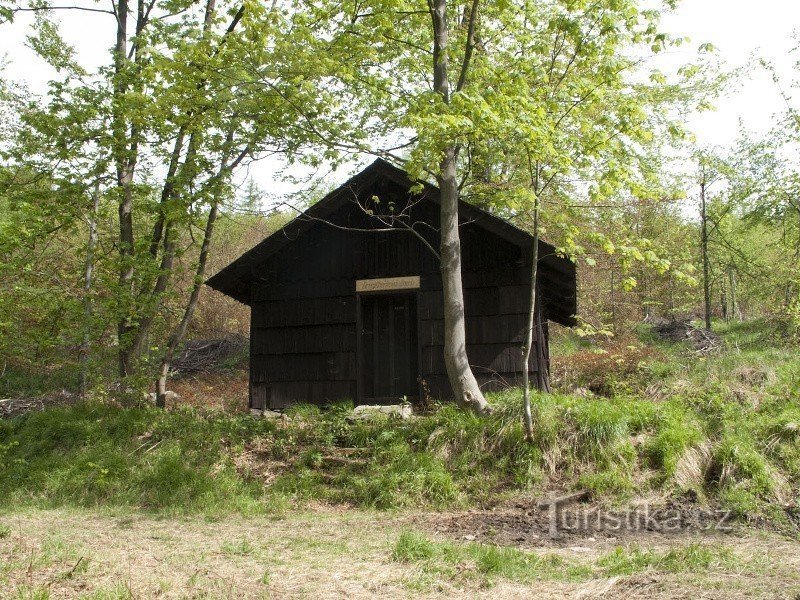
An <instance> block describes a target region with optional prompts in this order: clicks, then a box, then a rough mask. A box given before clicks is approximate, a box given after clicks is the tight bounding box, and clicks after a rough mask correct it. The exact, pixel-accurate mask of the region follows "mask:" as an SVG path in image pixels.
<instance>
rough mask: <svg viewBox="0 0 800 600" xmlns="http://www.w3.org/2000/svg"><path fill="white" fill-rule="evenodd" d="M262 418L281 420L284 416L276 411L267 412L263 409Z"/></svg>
mask: <svg viewBox="0 0 800 600" xmlns="http://www.w3.org/2000/svg"><path fill="white" fill-rule="evenodd" d="M262 416H263V417H264V418H265V419H283V418H284V414H283V413H280V412H278V411H276V410H267V409H265V410H264V411H263V412H262Z"/></svg>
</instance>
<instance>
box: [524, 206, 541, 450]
mask: <svg viewBox="0 0 800 600" xmlns="http://www.w3.org/2000/svg"><path fill="white" fill-rule="evenodd" d="M538 282H539V198H538V196H537V197H536V199H535V200H534V209H533V248H531V294H530V306H529V308H528V329H527V331H526V332H525V346H523V348H522V405H523V409H524V423H525V437H526V438H527V440H528V442H531V443H533V415H532V413H531V386H530V375H529V374H528V368H529V367H528V365H529V363H530V360H531V351H532V349H533V340H534V335H533V329H534V327H535V326H536V301H537V299H536V292H537V286H538ZM537 329H538V328H537ZM538 334H539V332H538V331H537V335H536V345H537V352H536V359H537V361H538V360H540V359H541V356H540V353H539V351H538V346H539V345H540V343H541V338H539V336H538ZM538 368H539V369H541V368H542V367H541V364H540V365H539V366H538Z"/></svg>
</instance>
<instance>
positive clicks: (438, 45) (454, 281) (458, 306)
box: [430, 0, 491, 413]
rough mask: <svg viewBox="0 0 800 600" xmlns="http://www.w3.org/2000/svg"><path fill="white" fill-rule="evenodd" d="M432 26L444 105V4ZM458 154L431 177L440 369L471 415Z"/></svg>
mask: <svg viewBox="0 0 800 600" xmlns="http://www.w3.org/2000/svg"><path fill="white" fill-rule="evenodd" d="M430 6H431V17H432V20H433V33H434V44H433V87H434V90H435V91H436V92H437V93H438V94H439V95H440V96H441V98H442V100H443V101H444V102H445V103H449V101H450V83H449V79H448V76H449V75H448V69H449V61H448V57H447V52H448V43H449V30H448V25H447V0H432V1H431V4H430ZM457 158H458V148H457V147H456V145H455V144H454V143H452V144H448V145H447V146H446V147H445V149H444V153H443V157H442V160H441V163H440V165H439V174H438V176H437V179H438V183H439V189H440V191H441V201H440V202H441V210H440V214H441V248H440V255H441V271H442V293H443V296H444V363H445V367H446V368H447V376H448V379H449V381H450V386H451V387H452V388H453V394H454V395H455V399H456V401H457V402H458V404H459V405H460V406H462V407H464V408H468V409H470V410H473V411H475V412H477V413H486V412H490V411H491V407H490V406H489V403H488V402H486V398H484V396H483V392H481V388H480V386H479V385H478V381H477V380H476V379H475V375H474V374H473V372H472V368H471V367H470V365H469V359H468V358H467V348H466V330H465V324H464V290H463V286H462V281H461V239H460V235H459V231H458V195H459V194H458V181H457V177H456V175H457V172H456V161H457Z"/></svg>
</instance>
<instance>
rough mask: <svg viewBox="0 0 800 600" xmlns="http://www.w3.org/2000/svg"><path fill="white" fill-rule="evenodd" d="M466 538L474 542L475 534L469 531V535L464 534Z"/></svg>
mask: <svg viewBox="0 0 800 600" xmlns="http://www.w3.org/2000/svg"><path fill="white" fill-rule="evenodd" d="M464 539H465V540H467V541H468V542H474V541H475V536H474V535H472V534H471V533H468V534H467V535H465V536H464Z"/></svg>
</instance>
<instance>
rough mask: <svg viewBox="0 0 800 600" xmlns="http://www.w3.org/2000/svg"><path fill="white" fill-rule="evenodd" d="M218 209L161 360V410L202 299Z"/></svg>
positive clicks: (213, 213)
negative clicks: (179, 351)
mask: <svg viewBox="0 0 800 600" xmlns="http://www.w3.org/2000/svg"><path fill="white" fill-rule="evenodd" d="M217 207H218V204H217V202H215V203H214V204H213V206H212V207H211V210H210V211H209V213H208V219H207V220H206V227H205V232H204V234H203V243H202V245H201V247H200V257H199V259H198V262H197V269H196V270H195V275H194V284H193V285H192V293H191V295H190V296H189V302H188V304H187V305H186V309H185V310H184V311H183V317H182V318H181V320H180V322H179V323H178V325H177V327H175V330H174V331H173V332H172V335H171V336H170V338H169V341H168V342H167V349H166V351H165V352H164V356H163V357H162V359H161V367H160V368H159V371H158V379H157V380H156V406H158V407H160V408H163V407H164V406H165V404H166V392H167V376H168V375H169V370H170V367H171V366H172V360H173V358H174V357H175V351H176V350H177V349H178V346H180V344H181V342H182V341H183V338H184V336H185V335H186V330H187V329H188V327H189V323H190V322H191V320H192V316H193V315H194V311H195V308H196V307H197V302H198V300H199V299H200V291H201V289H202V287H203V281H204V278H205V273H206V263H207V262H208V250H209V247H210V246H211V238H212V236H213V234H214V223H215V222H216V220H217V212H218V208H217Z"/></svg>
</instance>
